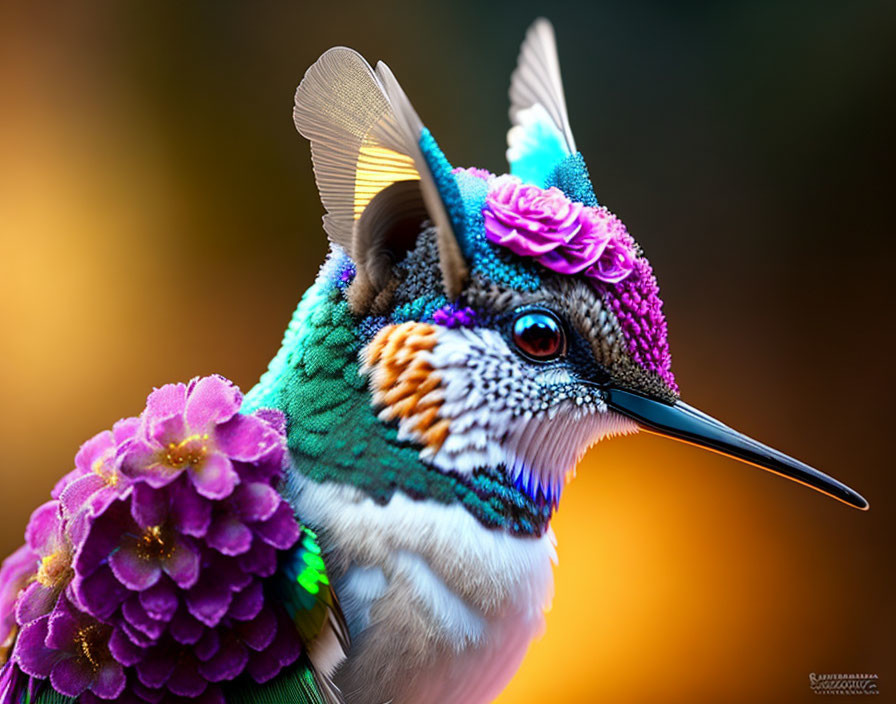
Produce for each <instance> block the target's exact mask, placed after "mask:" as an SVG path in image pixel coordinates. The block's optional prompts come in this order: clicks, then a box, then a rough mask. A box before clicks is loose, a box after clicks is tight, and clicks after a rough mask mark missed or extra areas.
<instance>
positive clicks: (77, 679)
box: [16, 598, 126, 699]
mask: <svg viewBox="0 0 896 704" xmlns="http://www.w3.org/2000/svg"><path fill="white" fill-rule="evenodd" d="M111 631H112V629H111V628H110V627H109V626H107V625H105V624H102V623H99V622H98V621H97V620H96V619H94V618H93V617H92V616H90V615H89V614H86V613H84V612H82V611H79V610H78V609H76V608H75V607H73V606H72V605H71V604H70V603H69V602H68V600H67V599H65V598H62V599H60V600H59V603H58V605H57V606H56V608H55V610H54V611H53V613H52V614H47V615H44V616H41V617H40V618H38V619H36V620H34V621H32V622H31V623H29V624H27V625H26V626H24V627H23V628H22V632H21V633H20V634H19V640H18V642H17V643H16V654H17V658H16V661H17V663H18V665H19V667H20V668H21V669H22V671H23V672H25V673H26V674H28V675H30V676H31V677H36V678H38V679H46V678H49V680H50V683H51V684H52V685H53V689H55V690H56V691H57V692H59V693H60V694H62V695H64V696H66V697H78V696H80V695H81V694H83V693H84V692H86V691H88V690H89V691H91V692H93V693H94V694H95V695H96V696H97V697H99V698H100V699H115V698H116V697H118V695H120V694H121V692H122V690H124V687H125V683H126V677H125V673H124V668H123V667H122V665H121V663H119V662H118V661H117V660H115V658H114V657H113V656H112V654H111V652H110V651H109V645H108V643H109V635H110V634H111Z"/></svg>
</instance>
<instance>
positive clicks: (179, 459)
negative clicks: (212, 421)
mask: <svg viewBox="0 0 896 704" xmlns="http://www.w3.org/2000/svg"><path fill="white" fill-rule="evenodd" d="M208 441H209V435H208V433H204V434H202V435H200V434H199V433H196V434H195V435H190V436H188V437H186V438H184V439H183V440H181V441H180V442H169V443H168V447H167V448H165V464H167V465H168V466H169V467H172V468H174V469H183V468H184V467H187V466H196V465H197V464H199V463H200V462H202V460H204V459H205V456H206V455H207V454H208Z"/></svg>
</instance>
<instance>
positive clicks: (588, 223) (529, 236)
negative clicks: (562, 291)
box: [482, 176, 636, 284]
mask: <svg viewBox="0 0 896 704" xmlns="http://www.w3.org/2000/svg"><path fill="white" fill-rule="evenodd" d="M482 215H483V219H484V222H485V235H486V237H487V238H488V240H489V241H490V242H494V243H495V244H499V245H501V246H502V247H507V248H508V249H509V250H511V251H512V252H513V253H515V254H519V255H520V256H524V257H533V258H534V259H535V261H537V262H538V263H539V264H541V265H542V266H544V267H546V268H548V269H551V270H552V271H556V272H557V273H559V274H565V275H568V276H572V275H575V274H579V273H584V274H585V276H587V277H589V278H590V279H592V280H593V281H594V282H595V283H597V282H603V283H608V284H615V283H619V282H620V281H622V280H623V279H625V278H626V277H628V276H629V275H630V274H631V273H632V271H633V270H634V264H635V258H636V252H635V244H634V240H632V238H631V237H630V236H629V234H628V232H627V231H626V229H625V225H623V224H622V222H621V221H620V220H619V218H617V217H616V216H615V215H613V213H611V212H610V211H609V210H607V209H606V208H603V207H599V208H593V207H585V206H584V205H583V204H582V203H573V202H572V201H571V200H570V199H569V198H567V197H566V195H564V194H563V192H562V191H560V190H559V189H557V188H554V187H551V188H548V189H542V188H538V187H537V186H532V185H526V184H523V183H522V182H521V181H520V180H519V179H518V178H516V177H513V176H502V177H500V178H498V179H495V181H494V182H493V184H492V188H491V190H490V191H489V193H488V196H487V198H486V207H485V209H484V210H483V213H482Z"/></svg>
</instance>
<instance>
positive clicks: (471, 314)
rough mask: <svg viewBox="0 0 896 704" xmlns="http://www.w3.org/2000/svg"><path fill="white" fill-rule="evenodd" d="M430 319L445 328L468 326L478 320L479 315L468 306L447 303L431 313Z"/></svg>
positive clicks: (471, 325)
mask: <svg viewBox="0 0 896 704" xmlns="http://www.w3.org/2000/svg"><path fill="white" fill-rule="evenodd" d="M432 321H433V322H434V323H435V324H436V325H444V326H445V327H446V328H469V327H473V326H474V325H476V323H478V322H479V315H478V314H477V313H476V311H475V310H473V309H472V308H470V307H468V306H463V307H460V306H457V305H455V304H454V303H449V304H448V305H446V306H442V307H441V308H438V309H437V310H436V311H435V312H434V313H433V314H432Z"/></svg>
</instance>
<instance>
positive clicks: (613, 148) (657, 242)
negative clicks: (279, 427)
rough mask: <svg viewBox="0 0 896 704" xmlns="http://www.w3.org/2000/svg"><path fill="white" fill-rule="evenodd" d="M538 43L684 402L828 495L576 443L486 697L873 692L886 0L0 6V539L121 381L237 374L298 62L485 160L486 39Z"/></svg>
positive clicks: (300, 201) (885, 635)
mask: <svg viewBox="0 0 896 704" xmlns="http://www.w3.org/2000/svg"><path fill="white" fill-rule="evenodd" d="M539 14H548V15H549V16H550V18H551V19H552V20H553V21H554V23H555V25H556V27H557V32H558V36H559V40H560V43H561V49H560V52H561V63H562V66H563V71H564V78H565V82H566V87H567V96H568V102H569V107H570V118H571V122H572V124H573V129H574V131H575V134H576V139H577V142H578V144H579V147H580V149H581V150H582V152H583V153H584V154H585V156H586V158H587V159H588V160H589V164H590V167H591V171H592V175H593V176H594V180H595V184H596V187H597V192H598V198H599V199H600V200H601V201H602V202H603V203H606V204H607V205H608V206H609V207H610V208H611V209H613V210H614V211H615V212H616V213H617V214H619V215H620V216H621V217H622V218H623V219H624V220H625V222H626V223H627V224H628V227H629V229H630V230H631V231H632V232H633V234H634V235H635V236H636V237H637V238H638V239H639V240H640V242H641V243H642V245H644V247H645V249H646V250H647V253H648V254H649V256H650V258H651V261H652V263H653V265H654V268H655V269H656V270H657V272H658V274H659V277H660V282H661V285H662V286H663V293H664V298H665V301H666V311H667V314H668V317H669V325H670V331H671V335H670V337H671V343H672V349H673V354H674V359H675V369H676V372H677V376H678V380H679V382H680V384H681V387H682V389H683V396H684V398H685V399H686V400H687V401H688V402H690V403H692V404H694V405H697V406H698V407H700V408H703V409H704V410H707V411H709V412H711V413H713V414H714V415H717V416H718V417H720V418H722V419H723V420H725V421H726V422H729V423H730V424H732V425H734V426H735V427H737V428H739V429H742V430H744V431H745V432H748V433H750V434H752V435H754V436H756V437H758V438H760V439H762V440H764V441H766V442H769V443H771V444H773V445H775V446H776V447H779V448H780V449H782V450H784V451H786V452H789V453H791V454H793V455H795V456H797V457H800V458H802V459H805V460H806V461H808V462H810V463H812V464H815V465H817V466H819V467H820V468H822V469H823V470H825V471H828V472H830V473H831V474H833V475H835V476H837V477H838V478H839V479H841V480H843V481H845V482H847V483H848V484H850V485H852V486H853V487H854V488H856V489H857V490H859V491H860V492H862V493H863V494H864V495H865V496H866V497H868V498H869V500H870V501H871V505H872V508H871V511H870V512H868V513H860V512H858V511H855V510H851V509H849V508H847V507H846V506H844V505H842V504H839V503H837V502H835V501H832V500H830V499H826V498H825V497H823V496H821V495H819V494H817V493H815V492H812V491H809V490H807V489H805V488H804V487H801V486H798V485H796V484H793V483H790V482H786V481H784V480H782V479H779V478H776V477H774V476H772V475H769V474H766V473H762V472H759V471H756V470H753V469H750V468H747V467H745V466H742V465H738V464H736V463H735V462H733V461H731V460H726V459H723V458H721V457H717V456H715V455H710V454H707V453H701V452H700V451H698V450H696V449H693V448H690V447H686V446H684V445H677V444H674V443H670V442H668V441H664V440H660V439H658V438H653V437H646V436H642V437H637V438H632V439H625V440H617V441H612V442H608V443H606V444H605V445H603V446H600V447H598V448H595V449H594V450H592V451H591V453H590V454H589V455H588V456H587V458H586V459H585V461H584V462H583V464H582V465H581V466H580V468H579V472H578V475H579V476H578V478H577V479H576V481H575V482H573V483H572V485H571V486H570V487H569V488H568V489H567V492H566V494H565V496H564V500H563V502H562V505H561V508H560V512H559V515H558V516H557V518H556V520H555V522H554V527H555V531H556V534H557V538H558V541H559V548H558V550H559V555H560V564H559V566H558V568H557V570H556V598H555V601H554V608H553V610H552V611H551V613H550V615H549V617H548V631H547V634H546V635H545V637H544V638H543V639H541V640H540V641H538V642H536V643H535V645H534V646H533V647H532V649H531V650H530V653H529V655H528V657H527V659H526V661H525V663H524V665H523V668H522V670H521V671H520V673H519V675H518V676H517V678H516V679H515V680H514V681H513V682H512V683H511V685H510V686H509V687H508V689H507V690H506V692H505V693H504V694H503V695H502V696H501V698H500V700H499V701H500V702H501V703H502V704H529V703H534V702H544V701H551V702H558V703H562V702H589V701H596V700H602V701H609V702H718V701H724V702H757V701H763V702H799V701H814V697H815V696H816V695H814V694H812V692H811V691H810V689H809V686H808V675H809V673H811V672H816V673H828V672H835V673H837V672H841V673H853V672H859V673H862V672H870V673H876V674H878V675H879V676H880V678H881V682H880V687H881V694H882V696H881V698H880V699H886V698H889V697H891V696H892V693H893V691H894V689H896V685H894V683H893V680H894V678H893V675H894V674H896V670H894V663H896V652H894V650H896V648H894V641H896V639H894V626H896V609H894V602H893V592H894V586H896V579H894V576H896V560H894V555H893V536H894V535H896V530H894V528H896V526H894V513H893V509H892V496H893V488H894V472H893V461H892V447H893V443H892V438H891V437H890V434H891V433H892V432H893V431H892V428H893V420H894V414H893V400H892V399H893V394H894V391H896V388H894V375H893V371H892V370H893V362H892V357H893V349H894V347H893V341H894V331H893V310H894V308H893V304H894V296H893V283H892V280H893V274H892V270H893V265H892V262H893V256H894V254H896V252H894V249H896V247H894V237H893V216H892V203H893V189H894V186H896V183H894V176H893V163H894V157H896V154H894V150H893V144H894V140H893V125H894V124H896V109H894V90H893V87H894V85H896V55H894V53H893V51H892V48H893V45H894V42H896V6H894V5H893V4H892V3H885V2H858V3H833V2H832V3H824V2H792V3H787V4H786V5H784V4H780V3H755V2H747V1H746V0H745V1H744V2H730V3H718V4H717V3H694V2H690V3H674V2H634V3H621V2H602V3H593V4H590V5H588V7H587V8H585V7H583V5H582V4H581V3H572V2H552V3H549V4H547V5H539V4H536V3H529V2H515V3H512V4H511V3H497V2H493V3H482V2H474V1H473V0H464V1H463V2H445V3H441V4H434V3H420V2H417V3H407V4H404V5H400V6H395V5H386V4H382V5H378V4H370V3H366V4H363V3H340V4H338V5H337V4H334V3H318V4H316V5H315V6H313V7H305V6H302V5H301V4H299V3H289V4H288V3H275V2H257V3H233V2H224V3H208V4H202V3H191V4H189V5H186V4H173V3H172V4H170V5H164V4H147V3H127V2H125V3H112V2H109V3H95V4H91V3H78V4H77V5H74V4H54V5H50V4H47V6H46V7H41V6H40V3H34V4H28V5H25V4H20V6H19V7H15V6H14V5H13V4H12V3H5V4H3V5H2V6H0V95H2V105H3V110H2V111H0V155H2V157H0V330H2V333H0V476H2V487H3V490H2V493H0V501H2V512H0V528H2V530H0V539H2V551H3V553H4V554H6V553H8V552H10V551H11V550H12V549H14V548H15V547H16V546H17V545H18V544H19V543H20V542H21V540H22V531H23V529H24V525H25V523H26V521H27V518H28V515H29V513H30V511H31V509H32V508H34V507H35V506H37V505H38V504H39V503H41V502H42V501H44V500H45V498H46V497H47V494H48V492H49V490H50V488H51V487H52V485H53V483H54V481H55V479H56V478H58V477H59V476H60V475H61V474H62V473H63V472H65V471H67V470H68V469H69V468H70V467H71V465H72V458H73V456H74V452H75V451H76V450H77V448H78V446H79V444H80V443H81V442H83V441H84V440H85V439H86V438H88V437H89V436H91V435H92V434H93V433H95V432H96V431H98V430H100V429H103V428H106V427H108V426H110V425H111V423H112V422H113V421H115V420H116V419H117V418H119V417H120V416H122V415H128V414H132V413H135V412H137V411H139V410H140V408H141V407H142V403H143V400H144V398H145V395H146V393H147V392H148V391H149V390H150V389H151V388H152V387H153V386H154V385H160V384H162V383H165V382H168V381H173V380H186V379H189V378H190V377H192V376H194V375H197V374H207V373H211V372H220V373H222V374H225V375H226V376H228V377H230V378H232V379H234V380H235V381H237V382H238V383H239V384H240V385H241V386H242V387H243V388H244V389H248V388H249V387H251V386H252V384H253V383H254V382H255V380H256V379H257V378H258V376H259V374H260V373H261V371H262V370H263V369H264V368H265V366H266V364H267V361H268V359H269V358H270V357H271V356H272V355H273V354H274V352H275V351H276V348H277V346H278V344H279V340H280V335H281V332H282V329H283V328H284V327H285V324H286V322H287V320H288V318H289V314H290V312H291V310H292V309H293V307H294V306H295V303H296V302H297V300H298V298H299V296H300V294H301V292H302V291H303V290H304V289H305V288H306V287H307V286H308V285H309V284H310V283H311V281H312V279H313V276H314V274H315V271H316V268H317V266H318V264H319V263H320V261H321V260H322V258H323V255H324V253H325V249H326V247H325V238H324V235H323V232H322V230H321V228H320V215H321V212H322V210H321V207H320V204H319V202H318V200H317V194H316V190H315V188H314V184H313V179H312V175H311V166H310V160H309V154H308V147H307V144H306V143H305V142H304V141H303V140H302V139H301V138H300V137H299V136H298V135H297V134H296V133H295V131H294V128H293V126H292V121H291V117H290V109H291V101H292V94H293V91H294V89H295V86H296V84H297V83H298V81H299V80H300V78H301V76H302V74H303V72H304V71H305V69H306V68H307V67H308V66H309V65H310V64H311V63H312V62H313V61H314V59H315V58H316V57H317V56H318V55H319V54H320V53H321V52H322V51H323V50H325V49H326V48H328V47H329V46H332V45H334V44H346V45H349V46H352V47H354V48H357V49H358V50H360V51H361V52H362V53H364V54H365V55H366V56H367V57H368V59H370V60H376V59H384V60H386V61H387V62H388V63H389V64H390V65H391V67H392V68H393V70H394V71H395V73H396V75H397V76H398V77H399V78H400V79H401V80H402V82H403V84H404V87H405V89H406V90H407V92H408V94H409V95H410V96H411V97H412V99H413V100H414V102H415V105H416V107H417V109H418V111H419V112H420V114H421V116H422V117H423V119H424V121H425V122H426V123H427V125H428V126H429V127H430V128H431V129H432V131H433V133H434V134H435V135H436V137H437V138H438V139H439V141H440V143H441V145H442V147H443V148H444V149H445V151H446V153H447V155H448V157H449V159H451V160H452V161H453V162H454V163H455V164H458V165H472V164H475V165H480V166H485V167H489V168H491V169H494V170H499V171H500V170H502V169H503V168H504V167H503V161H502V160H503V149H504V132H505V130H506V127H507V124H506V108H507V103H506V89H507V83H508V79H509V75H510V72H511V70H512V68H513V64H514V61H515V57H516V52H517V48H518V45H519V42H520V40H521V38H522V36H523V33H524V30H525V28H526V26H527V25H528V23H529V22H530V21H531V20H532V19H533V18H534V17H536V16H538V15H539Z"/></svg>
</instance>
